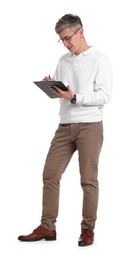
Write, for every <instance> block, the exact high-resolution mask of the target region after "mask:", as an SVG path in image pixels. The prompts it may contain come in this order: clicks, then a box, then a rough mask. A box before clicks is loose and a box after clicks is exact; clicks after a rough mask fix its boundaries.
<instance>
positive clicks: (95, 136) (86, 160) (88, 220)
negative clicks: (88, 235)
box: [77, 122, 103, 230]
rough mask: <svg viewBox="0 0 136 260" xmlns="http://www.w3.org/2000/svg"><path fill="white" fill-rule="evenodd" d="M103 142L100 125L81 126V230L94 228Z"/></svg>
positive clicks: (79, 147)
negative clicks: (99, 162) (99, 163)
mask: <svg viewBox="0 0 136 260" xmlns="http://www.w3.org/2000/svg"><path fill="white" fill-rule="evenodd" d="M102 142H103V127H102V123H101V122H100V123H88V124H81V126H80V132H79V135H78V140H77V149H78V153H79V165H80V174H81V186H82V189H83V211H82V215H83V220H82V223H81V227H82V230H83V229H88V228H91V229H92V230H93V229H94V227H95V221H96V215H97V206H98V180H97V175H98V161H99V155H100V151H101V147H102Z"/></svg>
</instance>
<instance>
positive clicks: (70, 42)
mask: <svg viewBox="0 0 136 260" xmlns="http://www.w3.org/2000/svg"><path fill="white" fill-rule="evenodd" d="M59 37H60V40H61V41H62V42H63V44H64V46H65V47H66V48H67V49H68V50H69V51H70V52H71V53H74V54H76V55H78V54H79V53H80V52H81V46H82V41H83V29H82V28H80V29H75V28H71V29H70V28H65V29H63V30H61V31H60V33H59Z"/></svg>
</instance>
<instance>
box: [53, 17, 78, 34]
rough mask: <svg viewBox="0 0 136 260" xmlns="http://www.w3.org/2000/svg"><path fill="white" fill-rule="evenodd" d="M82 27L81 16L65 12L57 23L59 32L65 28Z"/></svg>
mask: <svg viewBox="0 0 136 260" xmlns="http://www.w3.org/2000/svg"><path fill="white" fill-rule="evenodd" d="M73 27H74V28H76V29H79V28H82V27H83V24H82V21H81V19H80V17H79V16H77V15H73V14H65V15H64V16H62V17H61V18H60V19H59V20H58V22H57V23H56V25H55V31H56V33H57V34H59V32H60V31H61V30H63V29H65V28H73Z"/></svg>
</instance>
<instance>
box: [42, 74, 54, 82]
mask: <svg viewBox="0 0 136 260" xmlns="http://www.w3.org/2000/svg"><path fill="white" fill-rule="evenodd" d="M43 80H47V81H51V80H53V78H51V77H50V75H48V76H45V77H44V79H43Z"/></svg>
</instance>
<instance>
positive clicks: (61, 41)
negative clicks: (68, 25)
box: [58, 28, 80, 43]
mask: <svg viewBox="0 0 136 260" xmlns="http://www.w3.org/2000/svg"><path fill="white" fill-rule="evenodd" d="M79 29H80V28H79ZM79 29H77V30H76V31H75V32H74V33H73V34H72V35H71V36H65V37H64V38H62V39H59V40H58V42H59V43H64V41H65V42H67V43H70V41H71V39H72V37H73V36H74V35H75V34H76V33H77V32H78V31H79Z"/></svg>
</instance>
